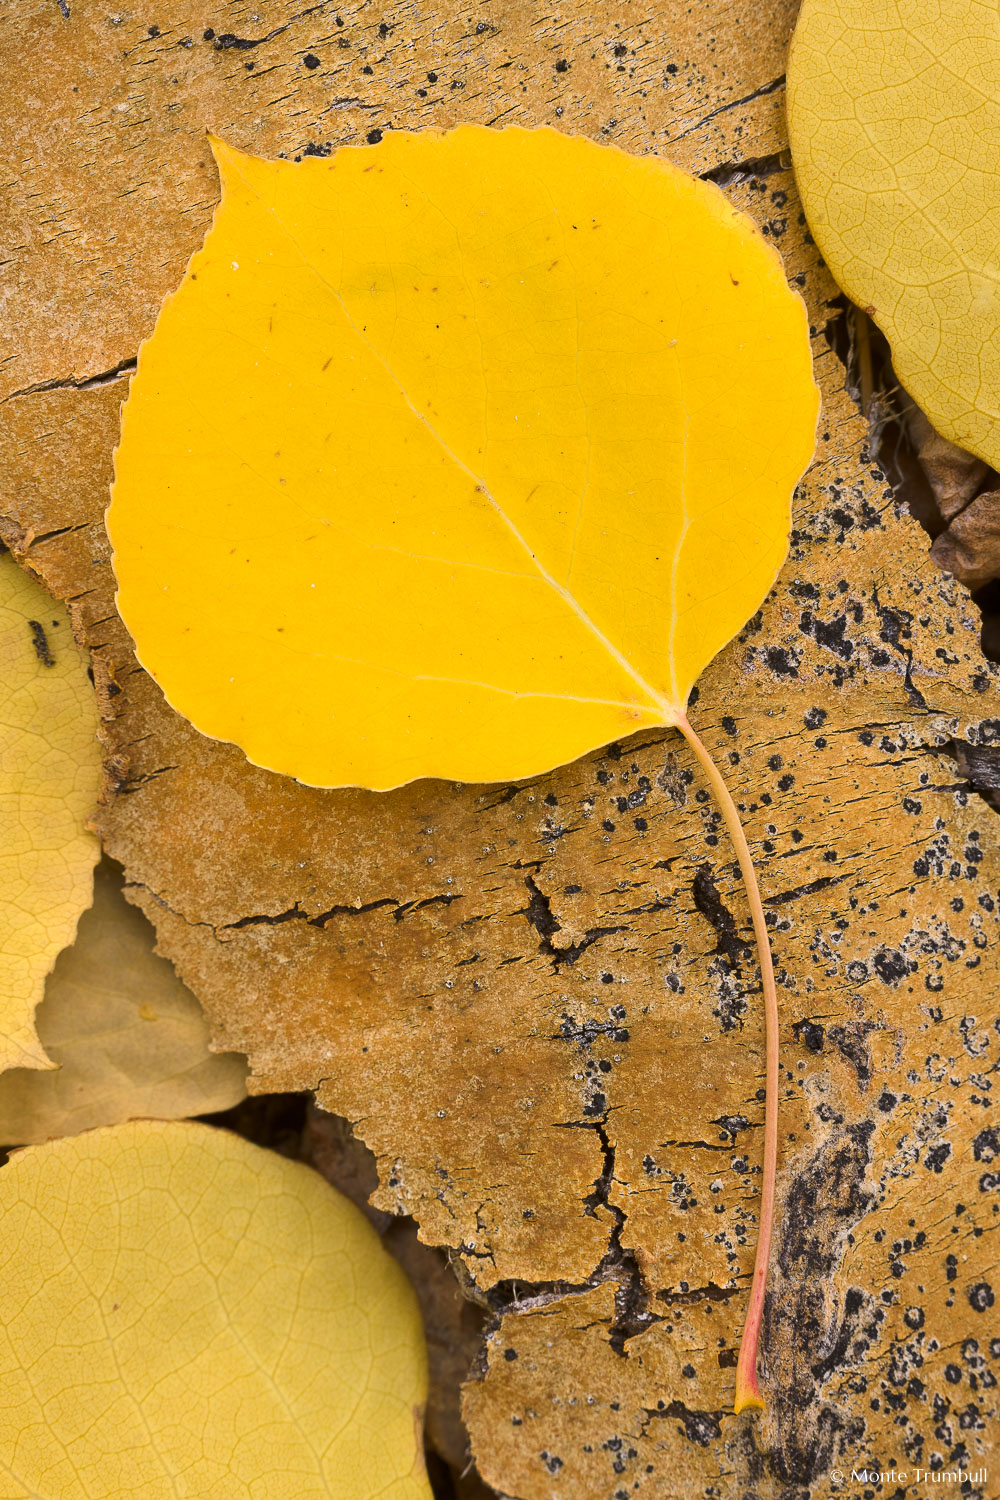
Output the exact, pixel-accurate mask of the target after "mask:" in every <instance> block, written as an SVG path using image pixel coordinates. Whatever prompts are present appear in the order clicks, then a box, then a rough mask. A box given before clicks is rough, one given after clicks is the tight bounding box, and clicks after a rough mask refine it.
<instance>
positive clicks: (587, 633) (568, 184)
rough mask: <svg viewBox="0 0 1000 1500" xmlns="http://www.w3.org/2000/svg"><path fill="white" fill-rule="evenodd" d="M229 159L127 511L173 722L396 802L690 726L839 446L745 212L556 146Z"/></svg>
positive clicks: (491, 138) (131, 450) (644, 171)
mask: <svg viewBox="0 0 1000 1500" xmlns="http://www.w3.org/2000/svg"><path fill="white" fill-rule="evenodd" d="M215 149H216V155H217V158H218V161H219V164H220V167H221V170H222V175H223V200H222V205H221V207H220V209H219V211H218V213H217V216H216V219H215V223H214V226H213V228H212V230H211V232H210V234H209V236H208V239H207V241H206V244H205V247H204V249H203V250H202V251H201V252H199V254H197V255H196V256H195V257H194V259H193V261H192V262H191V265H190V267H189V269H188V273H187V275H186V277H185V279H184V282H183V284H182V286H181V288H180V290H179V291H178V292H177V293H176V294H175V295H174V296H173V297H171V298H169V299H168V301H167V303H166V304H165V306H164V309H163V311H162V313H161V315H160V319H159V322H158V324H157V327H156V331H155V333H154V335H153V337H152V339H151V341H150V342H149V343H148V344H147V345H146V346H145V347H144V348H143V350H142V353H141V355H140V359H139V368H138V373H137V375H136V377H135V381H134V383H133V387H132V392H131V395H130V398H129V401H128V404H127V407H126V411H125V417H124V422H123V429H122V440H121V446H120V448H119V450H118V455H117V461H116V482H115V486H114V492H113V500H112V505H111V509H110V512H109V517H108V524H109V531H110V534H111V537H112V541H113V545H114V548H115V568H116V573H117V576H118V582H119V607H120V610H121V613H122V616H123V618H124V620H125V622H126V624H127V625H128V627H129V629H130V631H131V632H132V635H133V637H134V638H135V641H136V643H137V649H138V652H139V656H140V658H141V660H142V662H143V664H144V665H145V666H146V667H148V668H149V670H150V671H151V672H152V673H153V675H154V676H155V677H156V678H157V680H158V681H159V682H160V683H161V685H162V687H163V689H164V691H165V692H166V694H167V697H168V698H169V699H170V701H171V702H172V703H173V704H174V706H175V707H177V708H178V709H179V710H180V711H181V712H182V713H184V714H185V715H187V717H188V718H190V719H191V721H192V722H193V723H194V724H195V725H196V726H197V727H198V728H200V729H201V730H203V731H204V732H205V733H207V734H210V735H213V736H216V737H218V738H220V739H230V740H234V741H236V742H237V743H238V744H239V745H241V746H242V747H243V749H244V750H245V751H246V753H247V754H248V756H249V757H250V759H251V760H253V761H255V762H257V763H258V764H261V765H264V766H268V767H270V768H272V769H274V770H278V771H283V772H287V773H290V774H292V775H295V776H297V777H298V778H299V779H300V780H304V781H307V782H311V783H315V784H319V785H345V784H358V783H360V784H364V785H367V786H371V787H376V788H387V787H391V786H394V785H397V784H399V783H401V782H405V781H408V780H410V779H412V778H414V777H417V776H428V775H441V776H449V777H455V778H460V779H463V780H481V781H489V780H494V779H497V778H501V777H505V778H506V777H518V776H524V775H527V774H529V773H532V772H537V771H541V770H543V769H545V768H547V767H551V766H553V765H556V764H558V763H560V762H563V761H567V760H570V759H572V758H574V757H575V756H578V755H579V754H581V753H582V752H584V751H586V750H588V749H590V748H592V747H593V746H595V745H599V744H601V743H604V742H606V741H608V740H612V739H614V738H616V737H617V736H620V735H623V734H626V733H628V732H630V731H632V730H635V729H638V728H641V727H642V726H645V725H652V724H656V725H662V724H671V723H675V722H677V720H678V718H679V717H680V716H681V715H682V714H683V711H684V707H685V704H686V701H687V698H688V694H689V692H690V690H691V687H692V685H693V683H694V681H695V679H696V677H697V676H698V674H699V673H700V671H701V670H702V668H703V667H704V666H705V665H706V664H707V662H708V661H709V660H710V659H711V657H712V656H713V655H714V654H715V652H716V651H717V650H718V649H719V648H720V647H721V646H722V645H723V644H724V643H725V642H726V641H727V640H728V639H729V638H730V637H731V635H732V634H733V633H734V631H735V630H736V629H738V628H739V626H741V625H742V624H743V623H744V621H745V620H746V619H747V617H748V616H749V615H750V614H751V613H752V612H753V611H754V609H755V608H756V607H757V606H758V604H759V603H760V602H761V600H762V599H763V598H764V596H765V594H766V593H767V591H768V589H769V588H770V586H771V584H772V582H773V581H774V578H775V575H776V572H777V570H778V567H779V566H780V564H781V561H782V559H783V557H784V555H785V550H786V546H787V533H788V526H789V502H790V496H791V492H792V489H793V486H794V484H795V482H796V480H797V479H798V477H799V475H800V474H801V472H802V470H803V469H804V467H805V465H806V463H807V462H808V460H809V457H810V455H811V453H812V447H813V439H814V427H815V417H816V404H817V396H816V391H815V387H814V386H813V383H812V379H811V373H810V368H811V367H810V356H809V349H808V339H807V327H806V319H805V313H804V309H803V307H802V304H801V302H800V301H799V299H798V298H797V297H796V296H794V295H793V294H792V293H790V292H789V290H788V287H787V285H786V282H785V278H784V274H783V271H782V268H781V264H780V261H779V259H778V257H777V255H776V254H775V253H774V251H773V250H772V249H770V248H769V247H768V245H767V244H766V243H765V241H764V240H763V239H762V238H761V237H760V235H759V234H758V233H757V231H756V230H755V229H754V228H753V227H752V226H751V224H750V222H749V220H747V219H746V218H744V217H743V216H742V215H741V214H739V213H737V212H736V211H735V210H734V209H733V208H732V207H731V206H730V205H729V204H728V203H727V201H726V200H725V198H724V197H723V196H722V194H721V193H719V192H718V190H717V189H716V188H714V187H712V186H710V185H708V184H705V183H701V182H698V181H696V180H694V179H692V178H690V177H688V176H687V175H685V174H684V173H682V172H680V171H679V170H677V169H675V168H672V167H670V166H669V165H668V164H666V163H665V162H663V161H660V160H658V159H656V158H655V157H632V156H627V155H625V154H624V153H622V152H621V151H619V150H617V149H614V148H612V147H608V146H597V145H595V144H593V143H592V142H589V141H586V140H583V139H580V138H575V137H568V136H564V135H561V134H559V133H557V132H555V131H552V130H547V129H546V130H537V131H526V130H522V129H508V130H503V131H491V130H487V129H484V128H481V127H478V126H462V127H460V128H458V129H456V130H454V131H451V132H450V133H448V134H444V135H441V134H436V133H431V132H425V133H422V134H408V133H404V132H393V133H391V134H389V135H388V136H387V137H386V138H385V139H384V140H383V141H382V142H381V144H379V145H377V146H375V147H371V148H365V147H361V148H348V149H343V150H341V151H339V152H337V153H336V154H335V155H334V156H333V157H332V158H331V159H329V160H327V161H320V160H307V161H305V162H303V163H302V164H301V165H292V164H290V163H288V162H280V161H277V162H267V161H261V160H258V159H255V158H253V157H250V156H244V155H241V154H239V153H238V152H236V151H233V150H231V149H230V148H228V147H226V146H224V145H222V144H221V143H216V147H215Z"/></svg>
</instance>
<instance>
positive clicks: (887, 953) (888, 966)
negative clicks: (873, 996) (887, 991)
mask: <svg viewBox="0 0 1000 1500" xmlns="http://www.w3.org/2000/svg"><path fill="white" fill-rule="evenodd" d="M872 962H873V963H874V966H875V972H876V974H877V975H878V977H879V978H880V979H881V981H882V983H883V984H892V985H896V984H898V983H899V981H900V980H901V979H905V978H906V975H907V973H908V966H907V962H906V959H905V958H904V957H903V955H902V954H901V953H898V952H897V951H896V949H895V948H880V949H879V951H878V953H876V955H875V957H874V959H873V960H872Z"/></svg>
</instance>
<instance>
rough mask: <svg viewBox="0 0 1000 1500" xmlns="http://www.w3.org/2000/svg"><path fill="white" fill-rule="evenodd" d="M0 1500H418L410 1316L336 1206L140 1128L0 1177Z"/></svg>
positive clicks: (182, 1129)
mask: <svg viewBox="0 0 1000 1500" xmlns="http://www.w3.org/2000/svg"><path fill="white" fill-rule="evenodd" d="M0 1209H2V1214H3V1220H4V1226H5V1234H4V1240H3V1245H2V1247H0V1307H2V1314H3V1315H2V1319H0V1324H2V1330H0V1362H2V1367H3V1371H4V1378H3V1383H2V1387H0V1454H2V1455H3V1462H4V1467H5V1472H6V1475H7V1479H6V1483H5V1488H4V1493H5V1494H8V1495H10V1496H11V1500H15V1497H22V1496H23V1497H25V1500H28V1497H30V1496H33V1495H37V1494H42V1493H44V1494H45V1495H46V1496H48V1497H52V1500H70V1497H75V1496H78V1495H80V1494H83V1493H86V1494H102V1495H122V1496H124V1495H129V1496H132V1495H135V1496H139V1495H141V1496H142V1497H143V1500H175V1497H176V1496H177V1495H178V1494H180V1493H183V1494H184V1495H186V1496H188V1497H190V1500H199V1497H203V1500H230V1497H232V1500H236V1497H240V1500H243V1497H245V1496H248V1495H249V1496H260V1497H261V1500H263V1497H265V1496H266V1500H286V1497H287V1500H321V1497H325V1500H369V1497H371V1496H372V1495H380V1496H385V1497H387V1500H429V1497H430V1489H429V1486H428V1483H427V1478H426V1473H425V1471H424V1467H423V1452H422V1448H421V1445H420V1441H419V1434H420V1417H421V1409H422V1406H423V1402H424V1399H425V1392H426V1368H425V1353H424V1347H423V1335H422V1332H421V1328H420V1315H419V1312H418V1310H417V1305H416V1301H415V1299H414V1296H413V1292H412V1290H411V1288H410V1287H409V1285H408V1283H407V1281H406V1278H405V1277H404V1276H403V1274H402V1272H401V1271H400V1270H399V1268H398V1267H397V1266H396V1265H395V1264H394V1263H393V1261H392V1260H391V1259H390V1257H389V1256H387V1255H386V1254H385V1253H384V1252H383V1251H382V1250H381V1248H380V1246H379V1244H378V1239H377V1236H376V1235H375V1233H374V1231H373V1230H372V1228H371V1226H370V1225H369V1224H368V1223H367V1222H366V1220H365V1218H364V1216H363V1215H362V1214H360V1213H359V1212H358V1211H357V1209H355V1208H354V1206H353V1204H351V1203H349V1202H348V1201H347V1199H346V1198H343V1197H341V1196H340V1195H339V1194H337V1193H335V1192H334V1191H333V1190H332V1189H331V1188H330V1187H328V1186H327V1184H326V1183H325V1182H323V1180H322V1179H321V1178H320V1177H319V1176H318V1175H317V1174H316V1173H315V1172H313V1171H311V1170H310V1169H309V1168H308V1167H304V1166H301V1165H300V1164H298V1163H295V1162H290V1161H286V1160H285V1159H284V1158H282V1157H280V1156H277V1155H276V1154H274V1153H272V1152H269V1151H262V1150H260V1149H259V1148H258V1147H256V1146H251V1145H250V1144H249V1143H248V1142H247V1141H244V1140H242V1139H241V1138H240V1137H239V1136H235V1135H232V1134H230V1133H229V1132H228V1131H222V1130H214V1129H212V1128H210V1127H208V1126H205V1125H195V1124H190V1123H180V1122H171V1123H166V1122H160V1121H142V1122H133V1123H130V1124H126V1125H118V1126H112V1127H109V1128H107V1129H102V1130H95V1131H90V1132H87V1133H85V1134H83V1135H80V1136H74V1137H70V1138H68V1139H64V1140H60V1141H53V1142H49V1143H48V1144H47V1145H45V1146H30V1147H28V1148H27V1149H25V1150H24V1151H21V1152H18V1153H17V1154H16V1155H15V1156H13V1157H12V1158H11V1160H10V1162H9V1163H8V1165H7V1166H5V1167H4V1168H3V1169H2V1171H0Z"/></svg>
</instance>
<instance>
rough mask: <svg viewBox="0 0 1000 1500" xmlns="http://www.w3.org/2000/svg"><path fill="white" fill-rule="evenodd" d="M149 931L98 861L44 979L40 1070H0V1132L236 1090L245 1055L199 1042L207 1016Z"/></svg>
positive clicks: (47, 1127) (82, 1121) (193, 1102)
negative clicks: (88, 901) (72, 934)
mask: <svg viewBox="0 0 1000 1500" xmlns="http://www.w3.org/2000/svg"><path fill="white" fill-rule="evenodd" d="M155 937H156V935H155V933H154V932H153V928H152V926H151V924H150V923H149V922H148V921H147V920H146V918H145V917H144V916H143V915H142V913H141V912H140V911H138V910H137V908H136V907H134V906H131V905H130V904H129V902H128V901H126V899H125V897H124V895H123V893H122V888H121V877H120V876H118V875H116V874H115V873H114V872H113V870H112V869H111V867H110V866H109V865H108V864H107V863H106V862H105V863H103V864H100V865H98V867H97V871H96V874H95V877H94V904H93V906H92V907H90V909H89V910H88V911H85V912H84V914H83V916H82V917H81V918H80V925H79V927H78V928H77V934H76V940H75V942H74V943H73V945H72V946H71V947H69V948H64V949H63V951H62V953H60V955H59V957H58V958H57V959H56V962H55V968H54V969H53V971H52V973H51V974H50V975H49V977H48V979H47V981H46V984H45V998H44V1000H43V1001H42V1003H41V1005H40V1006H39V1007H38V1010H37V1011H36V1013H35V1024H36V1026H37V1029H38V1036H39V1040H40V1041H41V1044H42V1046H43V1047H44V1049H45V1055H46V1056H47V1057H48V1058H50V1059H51V1061H52V1062H54V1063H56V1064H57V1067H56V1068H55V1069H52V1070H49V1071H46V1072H40V1071H38V1070H37V1069H31V1068H11V1069H10V1070H9V1071H8V1072H6V1073H4V1074H2V1075H0V1143H3V1144H5V1145H18V1146H25V1145H30V1144H34V1143H36V1142H39V1141H46V1140H50V1139H51V1138H52V1137H54V1136H61V1135H76V1134H77V1133H78V1132H79V1131H81V1130H90V1129H93V1128H94V1127H95V1126H97V1125H115V1124H118V1123H119V1122H120V1121H122V1120H132V1119H137V1118H140V1117H143V1116H146V1117H149V1118H152V1119H158V1120H164V1119H166V1120H172V1119H184V1118H185V1117H187V1116H189V1115H203V1114H208V1113H210V1112H211V1111H213V1110H220V1109H229V1108H231V1107H232V1105H234V1104H238V1103H239V1101H240V1100H241V1099H243V1098H245V1097H246V1087H245V1083H244V1080H245V1078H246V1071H247V1070H246V1059H245V1058H244V1057H242V1056H241V1055H240V1054H239V1053H236V1052H221V1053H213V1052H210V1051H209V1049H208V1022H207V1020H206V1019H205V1015H204V1013H203V1011H202V1009H201V1006H200V1005H199V1004H198V1001H197V1000H196V999H195V997H194V995H192V993H191V991H190V990H189V989H188V988H187V986H186V985H184V984H182V983H181V981H180V979H178V977H177V975H176V973H175V972H174V968H173V965H172V964H170V963H168V962H167V960H166V959H165V958H160V957H158V956H157V954H156V953H155V952H154V951H153V949H154V943H155Z"/></svg>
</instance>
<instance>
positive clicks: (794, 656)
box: [763, 646, 802, 677]
mask: <svg viewBox="0 0 1000 1500" xmlns="http://www.w3.org/2000/svg"><path fill="white" fill-rule="evenodd" d="M763 655H764V661H765V664H766V665H767V667H768V670H769V671H771V672H773V673H774V675H775V677H798V675H799V663H800V661H801V660H802V658H801V656H799V654H798V652H797V651H793V650H791V649H790V648H789V649H786V647H784V646H768V647H766V648H765V650H764V653H763Z"/></svg>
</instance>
